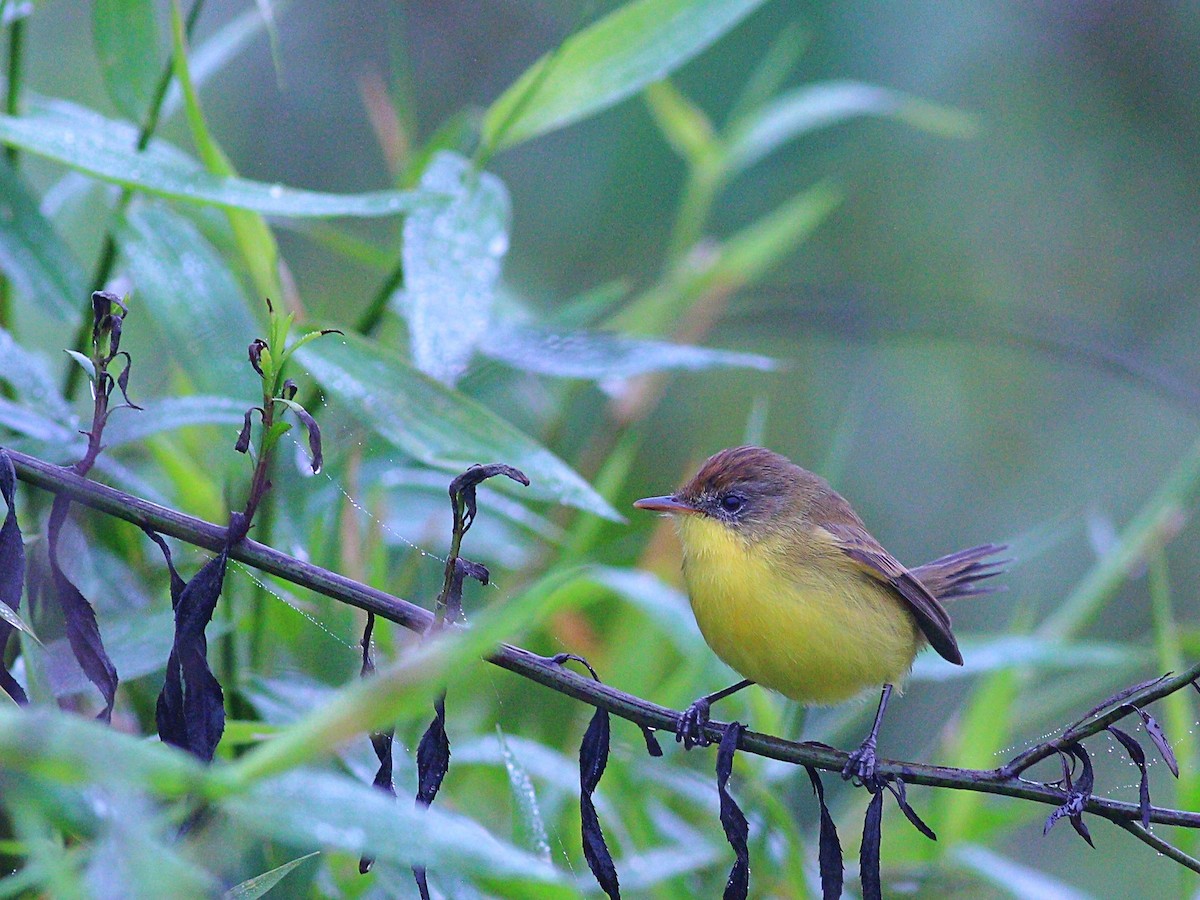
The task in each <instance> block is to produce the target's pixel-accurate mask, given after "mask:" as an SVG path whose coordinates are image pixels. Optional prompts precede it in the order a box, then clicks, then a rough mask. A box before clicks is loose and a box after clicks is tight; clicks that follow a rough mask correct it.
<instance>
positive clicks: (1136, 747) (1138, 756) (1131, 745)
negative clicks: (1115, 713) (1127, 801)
mask: <svg viewBox="0 0 1200 900" xmlns="http://www.w3.org/2000/svg"><path fill="white" fill-rule="evenodd" d="M1108 733H1109V734H1111V735H1112V736H1113V737H1115V738H1116V739H1117V740H1118V741H1120V742H1121V746H1122V747H1124V748H1125V752H1126V753H1128V754H1129V758H1130V759H1131V760H1133V764H1134V765H1135V766H1137V767H1138V771H1139V772H1141V775H1142V780H1141V783H1140V784H1139V785H1138V808H1139V809H1140V810H1141V813H1142V827H1143V828H1149V827H1150V773H1149V772H1148V771H1147V770H1146V753H1145V751H1143V750H1142V745H1141V744H1139V743H1138V742H1137V740H1135V739H1134V737H1133V735H1131V734H1127V733H1126V732H1124V731H1122V730H1121V729H1120V728H1117V727H1116V726H1115V725H1109V726H1108Z"/></svg>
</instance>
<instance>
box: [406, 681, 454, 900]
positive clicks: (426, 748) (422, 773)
mask: <svg viewBox="0 0 1200 900" xmlns="http://www.w3.org/2000/svg"><path fill="white" fill-rule="evenodd" d="M433 709H434V717H433V721H432V722H430V723H429V727H428V728H426V729H425V733H424V734H423V735H421V743H420V744H418V745H417V802H418V803H420V804H421V805H422V806H429V804H431V803H432V802H433V798H434V797H436V796H437V792H438V788H440V787H441V786H442V779H443V778H445V777H446V771H447V770H448V769H449V768H450V738H449V737H447V736H446V695H445V693H443V694H442V695H441V696H440V697H438V699H437V701H436V702H435V703H434V705H433ZM413 878H415V879H416V881H417V889H418V890H419V891H420V894H421V900H429V884H428V882H427V880H426V877H425V867H424V866H413Z"/></svg>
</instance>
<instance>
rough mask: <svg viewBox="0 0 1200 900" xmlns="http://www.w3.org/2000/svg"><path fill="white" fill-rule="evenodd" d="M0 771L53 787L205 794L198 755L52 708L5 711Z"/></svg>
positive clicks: (0, 711) (0, 714)
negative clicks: (96, 786)
mask: <svg viewBox="0 0 1200 900" xmlns="http://www.w3.org/2000/svg"><path fill="white" fill-rule="evenodd" d="M0 768H3V769H6V770H8V771H10V772H12V773H16V774H17V776H18V777H19V776H20V775H21V774H24V775H30V776H36V777H38V778H42V779H45V780H47V781H49V782H51V783H53V784H59V785H65V786H74V785H82V784H106V785H125V786H128V787H132V788H134V789H135V790H138V791H152V792H154V793H157V794H159V795H161V796H164V797H180V796H185V795H189V794H192V793H197V794H198V795H201V796H202V795H203V790H202V785H203V783H204V781H205V771H204V768H203V767H202V766H201V765H200V763H199V761H198V760H196V759H195V758H194V757H192V756H190V755H188V754H186V753H183V752H182V751H179V750H176V749H175V748H172V747H167V746H165V745H163V744H159V743H156V742H150V741H147V740H145V739H144V738H141V737H135V736H134V735H129V734H122V733H121V732H119V731H116V730H114V729H112V728H109V727H108V726H106V725H101V724H100V723H98V722H95V721H93V720H91V719H85V718H83V717H81V716H77V715H73V714H68V713H63V712H59V711H58V710H57V709H51V708H48V707H35V708H26V709H21V710H17V709H16V708H8V707H0Z"/></svg>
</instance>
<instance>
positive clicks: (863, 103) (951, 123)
mask: <svg viewBox="0 0 1200 900" xmlns="http://www.w3.org/2000/svg"><path fill="white" fill-rule="evenodd" d="M861 116H889V117H892V118H897V119H900V120H901V121H904V122H907V123H909V124H910V125H914V126H916V127H919V128H923V129H925V130H928V131H932V132H934V133H937V134H942V135H946V136H950V137H966V136H969V135H971V134H974V132H975V131H976V129H977V126H976V124H975V120H974V119H973V118H971V117H970V116H968V115H966V114H964V113H961V112H959V111H957V110H953V109H949V108H948V107H944V106H937V105H935V104H932V103H928V102H926V101H924V100H919V99H917V98H916V97H910V96H908V95H907V94H902V93H900V92H898V91H890V90H888V89H887V88H881V87H876V86H875V85H873V84H864V83H862V82H859V81H829V82H824V83H822V84H813V85H807V86H805V87H800V88H796V89H795V90H792V91H788V92H787V93H785V94H783V95H781V96H779V97H776V98H775V99H774V100H772V101H771V102H770V103H767V104H766V105H765V106H763V107H760V108H759V109H757V110H755V111H754V112H752V113H750V114H749V115H747V116H746V117H745V119H743V120H742V121H741V122H738V123H737V124H736V125H735V126H734V128H733V130H732V132H733V133H732V135H731V137H730V138H729V145H728V148H727V151H726V152H727V159H726V166H727V167H728V170H729V171H730V173H737V172H741V171H742V170H744V169H747V168H749V167H750V166H752V165H754V164H755V163H756V162H758V161H759V160H760V159H762V158H763V157H765V156H767V155H768V154H769V153H771V152H773V151H774V150H776V149H778V148H779V147H781V146H782V145H783V144H786V143H787V142H789V141H792V140H795V139H796V138H798V137H800V136H801V135H804V134H807V133H809V132H811V131H815V130H817V129H818V128H827V127H829V126H830V125H835V124H837V123H839V122H845V121H847V120H849V119H854V118H859V117H861Z"/></svg>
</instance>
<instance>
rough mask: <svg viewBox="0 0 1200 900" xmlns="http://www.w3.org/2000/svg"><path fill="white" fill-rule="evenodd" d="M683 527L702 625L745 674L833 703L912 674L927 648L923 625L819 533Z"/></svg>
mask: <svg viewBox="0 0 1200 900" xmlns="http://www.w3.org/2000/svg"><path fill="white" fill-rule="evenodd" d="M678 524H679V531H680V539H681V542H682V544H683V570H684V579H685V580H686V582H687V587H688V594H689V596H690V598H691V603H692V611H693V613H694V614H695V616H696V622H697V624H699V626H700V631H701V632H702V633H703V635H704V639H705V640H706V641H707V642H708V645H709V646H710V647H712V649H713V650H714V651H715V652H716V654H717V655H718V656H719V657H721V659H723V660H724V661H725V662H726V663H728V664H729V665H730V666H732V667H733V668H734V669H736V670H737V671H738V672H740V673H741V674H742V675H743V676H745V677H746V678H749V679H751V680H752V681H755V682H757V683H758V684H761V685H763V686H764V687H768V688H771V689H773V690H776V691H779V692H780V693H781V694H784V695H786V696H788V697H791V698H792V699H793V700H798V701H800V702H801V703H807V704H828V703H837V702H840V701H842V700H846V699H848V698H850V697H853V696H854V695H856V694H858V693H859V692H860V691H862V690H863V689H864V688H867V687H877V686H879V685H881V684H885V683H894V682H896V681H898V680H899V679H901V678H902V677H903V676H904V675H905V674H907V672H908V670H909V668H910V667H911V666H912V661H913V657H914V656H915V655H916V652H917V650H918V649H919V648H920V645H921V636H920V632H919V630H918V628H917V626H916V623H915V622H914V620H913V618H912V616H911V615H910V614H909V613H908V611H907V610H906V608H905V607H904V603H903V600H901V599H900V598H899V597H898V596H896V594H895V593H893V591H892V590H891V589H890V588H888V587H887V586H886V585H884V584H883V583H881V582H879V581H877V580H875V579H874V578H872V577H870V576H869V575H867V574H866V573H865V572H863V571H862V570H861V569H860V568H859V567H858V566H856V565H855V564H854V562H853V561H852V560H851V559H850V558H849V557H847V556H846V555H845V554H844V553H843V552H842V551H841V549H840V548H838V547H837V546H836V545H835V544H834V543H833V542H832V540H825V539H823V538H822V537H821V534H820V533H819V532H816V531H815V530H814V531H811V532H806V533H803V534H789V535H788V536H787V537H775V538H768V539H755V540H753V541H751V540H747V539H746V538H744V537H742V536H741V535H740V534H738V533H737V532H736V531H734V530H733V529H732V528H730V527H728V526H726V525H724V524H722V523H721V522H719V521H717V520H715V519H712V518H710V517H708V516H704V515H683V516H680V517H679V519H678ZM797 541H801V542H803V551H804V552H802V553H797V552H796V551H797V549H798V548H797V546H796V542H797ZM798 558H800V559H803V560H804V562H798V561H797V559H798Z"/></svg>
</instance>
